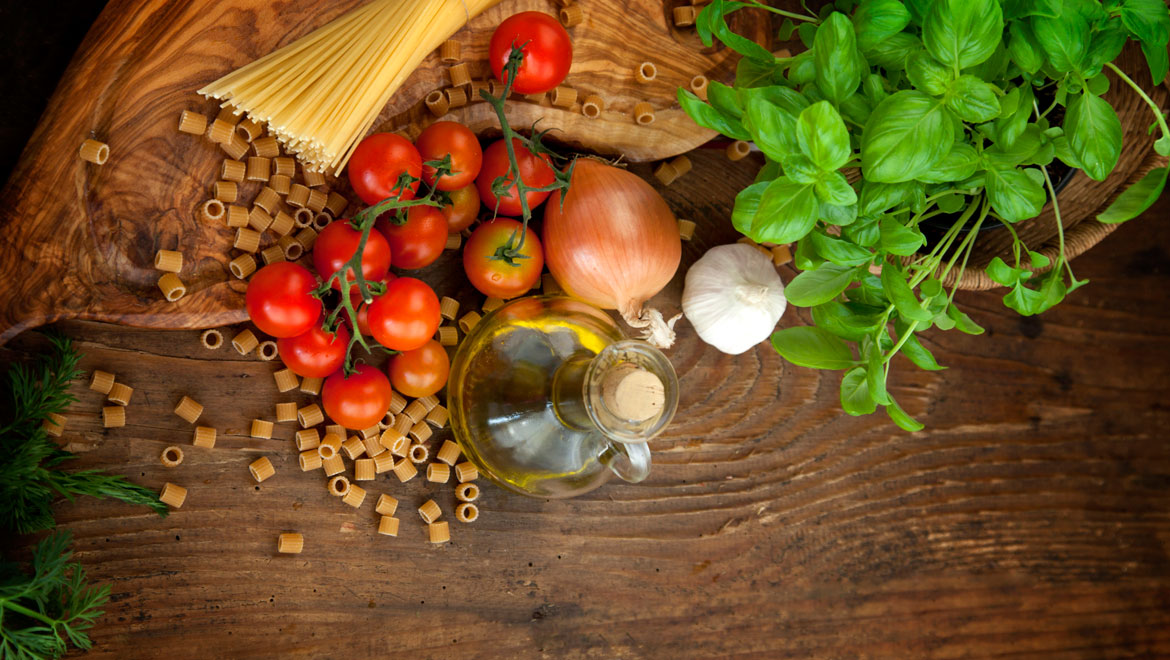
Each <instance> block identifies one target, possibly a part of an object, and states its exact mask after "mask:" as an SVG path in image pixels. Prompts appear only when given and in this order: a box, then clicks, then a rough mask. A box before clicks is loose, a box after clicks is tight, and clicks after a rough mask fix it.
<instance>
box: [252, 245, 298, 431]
mask: <svg viewBox="0 0 1170 660" xmlns="http://www.w3.org/2000/svg"><path fill="white" fill-rule="evenodd" d="M281 258H282V259H283V255H282V257H281ZM259 349H260V350H258V351H257V354H258V355H259V356H260V359H261V360H264V361H265V362H271V361H272V360H274V359H276V356H277V355H278V354H279V353H280V350H279V349H278V348H277V347H276V342H274V341H272V340H268V341H262V342H260V346H259ZM289 405H290V406H292V405H296V404H292V403H290V404H289ZM295 419H296V416H295V415H294V416H293V417H292V419H289V420H287V421H290V422H291V421H294V420H295Z"/></svg>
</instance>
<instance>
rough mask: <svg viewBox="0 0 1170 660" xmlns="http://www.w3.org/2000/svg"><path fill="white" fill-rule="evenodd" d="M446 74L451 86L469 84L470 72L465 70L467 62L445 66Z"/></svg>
mask: <svg viewBox="0 0 1170 660" xmlns="http://www.w3.org/2000/svg"><path fill="white" fill-rule="evenodd" d="M447 76H448V77H449V78H450V80H451V86H452V87H462V86H464V85H470V84H471V73H470V72H468V70H467V63H466V62H460V63H459V64H453V65H451V66H450V67H448V68H447Z"/></svg>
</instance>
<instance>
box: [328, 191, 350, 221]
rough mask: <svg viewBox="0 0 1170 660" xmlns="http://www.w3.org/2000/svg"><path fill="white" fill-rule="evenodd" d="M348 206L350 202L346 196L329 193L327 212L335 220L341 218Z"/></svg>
mask: <svg viewBox="0 0 1170 660" xmlns="http://www.w3.org/2000/svg"><path fill="white" fill-rule="evenodd" d="M347 206H349V200H348V199H346V198H345V196H344V195H341V194H339V193H335V192H331V193H329V198H328V200H326V202H325V210H326V211H327V212H328V213H329V215H332V216H333V217H335V218H340V217H341V214H342V213H344V212H345V207H347Z"/></svg>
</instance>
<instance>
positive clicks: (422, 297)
mask: <svg viewBox="0 0 1170 660" xmlns="http://www.w3.org/2000/svg"><path fill="white" fill-rule="evenodd" d="M441 321H442V317H441V316H440V315H439V297H438V296H436V295H435V292H434V290H433V289H431V287H429V286H427V284H426V282H423V281H422V280H416V279H414V278H413V277H400V278H398V279H396V280H394V281H393V282H390V283H389V284H387V285H386V293H384V294H382V295H380V296H378V297H376V298H374V302H373V303H371V304H370V312H369V325H370V333H371V334H373V335H374V339H376V340H378V343H379V344H381V345H383V346H385V347H386V348H389V349H391V350H395V351H410V350H414V349H416V348H418V347H420V346H422V345H423V344H425V343H427V342H428V341H430V339H431V337H433V336H434V335H435V331H437V330H438V329H439V323H440V322H441ZM382 412H385V411H384V410H383V411H382Z"/></svg>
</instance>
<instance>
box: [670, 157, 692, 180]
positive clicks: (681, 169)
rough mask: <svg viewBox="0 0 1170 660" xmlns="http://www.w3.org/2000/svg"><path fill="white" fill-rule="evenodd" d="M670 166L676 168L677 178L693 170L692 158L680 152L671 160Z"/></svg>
mask: <svg viewBox="0 0 1170 660" xmlns="http://www.w3.org/2000/svg"><path fill="white" fill-rule="evenodd" d="M670 166H671V167H673V168H674V171H675V178H677V177H680V176H682V175H684V174H686V173H687V172H690V171H691V159H690V158H687V157H686V155H683V154H680V155H678V156H676V157H675V158H674V160H672V161H670Z"/></svg>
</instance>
